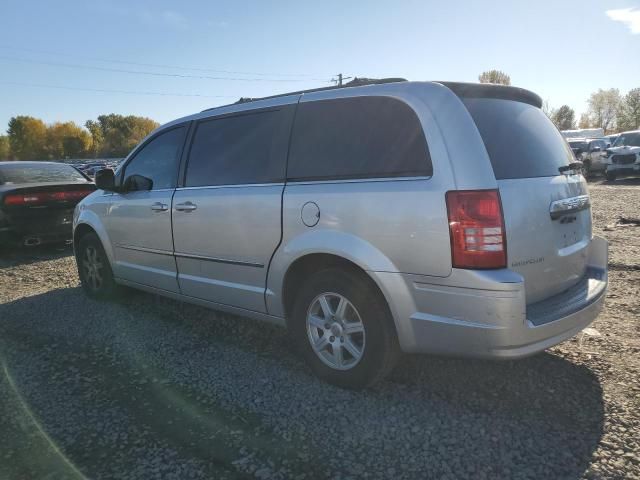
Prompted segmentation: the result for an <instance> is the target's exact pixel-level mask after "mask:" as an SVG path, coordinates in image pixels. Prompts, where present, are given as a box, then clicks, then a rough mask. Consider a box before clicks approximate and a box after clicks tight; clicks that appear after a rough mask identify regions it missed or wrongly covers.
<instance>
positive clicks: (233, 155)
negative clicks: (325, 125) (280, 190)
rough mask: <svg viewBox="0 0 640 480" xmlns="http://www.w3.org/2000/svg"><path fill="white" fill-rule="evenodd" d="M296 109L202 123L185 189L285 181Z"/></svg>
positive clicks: (281, 109) (251, 113)
mask: <svg viewBox="0 0 640 480" xmlns="http://www.w3.org/2000/svg"><path fill="white" fill-rule="evenodd" d="M293 108H294V107H292V106H286V107H282V108H280V109H278V110H268V111H257V112H248V113H241V114H238V115H234V116H229V117H220V118H214V119H211V120H204V121H201V122H200V123H199V124H198V127H197V130H196V133H195V135H194V137H193V143H192V146H191V151H190V153H189V162H188V163H187V176H186V179H185V186H187V187H199V186H208V185H239V184H244V183H271V182H281V181H284V173H285V168H286V166H285V164H286V158H287V144H288V141H289V131H290V127H291V116H292V113H293Z"/></svg>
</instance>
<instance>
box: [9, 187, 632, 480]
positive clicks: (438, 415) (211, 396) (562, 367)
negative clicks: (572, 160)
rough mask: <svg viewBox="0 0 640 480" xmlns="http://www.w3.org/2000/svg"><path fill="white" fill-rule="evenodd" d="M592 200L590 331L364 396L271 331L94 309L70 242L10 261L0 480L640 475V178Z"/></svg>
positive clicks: (421, 368) (413, 360)
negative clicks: (529, 354)
mask: <svg viewBox="0 0 640 480" xmlns="http://www.w3.org/2000/svg"><path fill="white" fill-rule="evenodd" d="M591 195H592V201H593V216H594V221H595V226H594V230H595V233H596V234H600V235H604V236H606V237H607V238H608V239H609V242H610V289H609V294H608V298H607V303H606V306H605V309H604V311H603V313H602V314H601V316H600V317H599V318H598V320H597V321H596V322H595V323H594V325H593V327H594V328H595V329H596V330H597V332H599V336H585V337H583V338H582V340H583V342H582V344H581V343H580V341H579V339H578V338H574V339H572V340H570V341H568V342H566V343H564V344H562V345H559V346H557V347H555V348H553V349H551V350H550V351H549V352H546V353H544V354H541V355H538V356H535V357H533V358H529V359H526V360H521V361H514V362H486V361H474V360H456V359H443V358H435V357H430V356H415V357H407V358H404V359H403V360H402V362H401V364H400V365H399V367H398V368H397V369H396V371H395V372H394V373H393V375H392V376H391V378H390V379H389V380H388V381H386V382H384V383H383V384H382V385H380V386H378V387H376V388H375V389H373V390H369V391H366V392H350V391H344V390H340V389H337V388H334V387H331V386H328V385H325V384H323V383H321V382H319V381H317V380H316V379H315V378H314V377H313V376H311V374H310V372H309V371H308V370H307V368H306V367H305V366H304V365H302V364H301V362H300V361H299V359H298V358H297V356H296V355H295V354H294V353H292V348H291V347H290V345H289V344H288V342H287V338H286V336H285V334H284V332H282V331H280V330H278V329H275V328H272V327H270V326H265V325H263V324H258V323H255V322H252V321H249V320H246V319H242V318H237V317H231V316H226V315H224V316H223V315H219V314H216V313H214V312H210V311H207V310H203V309H200V308H196V307H192V306H187V305H182V304H178V303H175V302H172V301H169V300H164V299H160V298H157V297H154V296H152V295H147V294H143V293H134V294H131V295H129V296H128V297H127V298H124V299H123V300H122V301H120V302H116V303H97V302H94V301H90V300H88V299H87V298H86V297H85V296H84V295H83V294H82V292H81V290H80V289H79V287H78V279H77V275H76V272H75V269H74V262H73V259H72V257H71V256H70V251H69V250H68V249H66V250H65V249H63V250H55V249H54V250H51V249H49V250H32V251H28V252H5V253H3V254H2V257H1V258H0V362H1V365H0V366H1V368H2V371H0V478H2V479H30V478H50V479H55V478H140V479H150V478H176V479H186V478H238V477H251V478H307V479H313V478H421V479H422V478H464V477H468V478H474V479H482V478H536V479H540V478H553V479H557V478H568V479H573V478H640V382H639V379H640V340H639V338H640V328H639V326H640V227H638V226H614V225H615V224H616V223H617V220H618V219H619V218H620V217H625V218H638V217H640V184H638V183H637V182H636V183H633V182H626V183H625V182H618V183H617V184H615V185H598V184H593V185H592V186H591ZM607 225H609V226H610V227H609V228H607Z"/></svg>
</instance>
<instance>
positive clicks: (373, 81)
mask: <svg viewBox="0 0 640 480" xmlns="http://www.w3.org/2000/svg"><path fill="white" fill-rule="evenodd" d="M406 81H407V79H406V78H358V77H355V78H354V79H353V80H351V81H350V82H348V83H345V84H344V85H331V86H329V87H319V88H311V89H309V90H298V91H296V92H288V93H280V94H278V95H270V96H268V97H259V98H251V97H240V99H239V100H238V101H236V102H233V103H230V104H227V105H221V106H219V107H212V108H207V109H205V110H202V111H203V112H208V111H210V110H215V109H216V108H222V107H228V106H229V105H238V104H241V103H249V102H255V101H258V100H268V99H270V98H278V97H287V96H289V95H301V94H303V93H313V92H322V91H324V90H337V89H339V88H350V87H361V86H363V85H381V84H384V83H397V82H406Z"/></svg>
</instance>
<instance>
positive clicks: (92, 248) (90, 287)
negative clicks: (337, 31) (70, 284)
mask: <svg viewBox="0 0 640 480" xmlns="http://www.w3.org/2000/svg"><path fill="white" fill-rule="evenodd" d="M76 263H77V265H78V276H79V277H80V283H81V284H82V289H83V290H84V291H85V293H86V294H87V295H88V296H89V297H91V298H94V299H96V300H109V299H112V298H115V296H116V294H117V291H118V286H117V284H116V282H115V280H114V279H113V272H112V270H111V265H110V264H109V259H108V257H107V254H106V253H105V251H104V248H103V247H102V242H101V241H100V239H99V238H98V236H97V235H96V234H95V233H87V234H86V235H84V236H83V237H82V238H81V239H80V242H79V243H78V251H77V252H76ZM94 273H95V274H94Z"/></svg>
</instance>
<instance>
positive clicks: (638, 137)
mask: <svg viewBox="0 0 640 480" xmlns="http://www.w3.org/2000/svg"><path fill="white" fill-rule="evenodd" d="M613 146H614V147H625V146H626V147H640V132H633V133H623V134H621V135H620V136H619V137H618V139H617V140H616V141H615V142H614V144H613Z"/></svg>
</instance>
